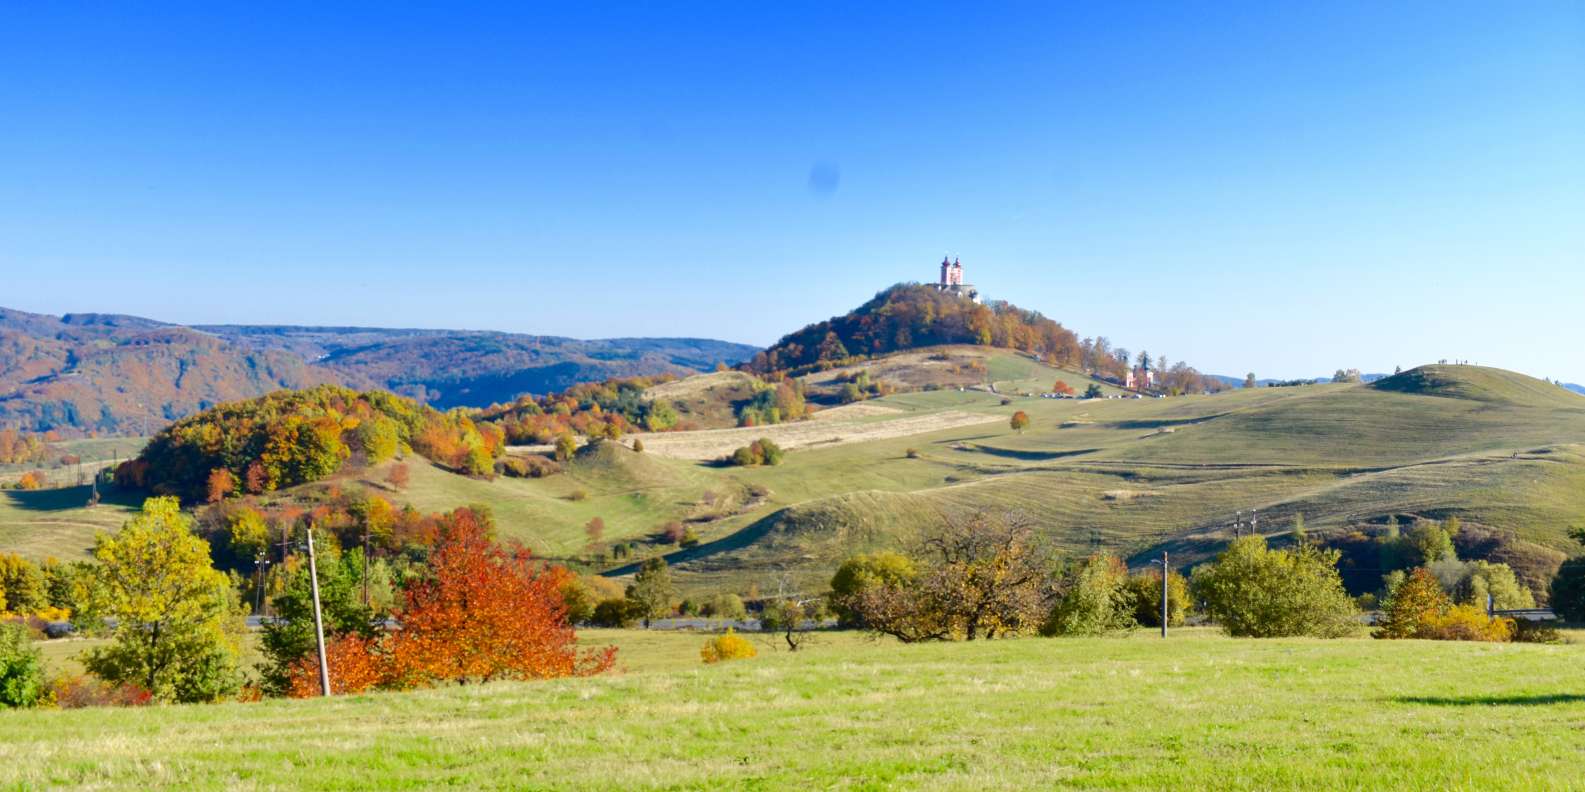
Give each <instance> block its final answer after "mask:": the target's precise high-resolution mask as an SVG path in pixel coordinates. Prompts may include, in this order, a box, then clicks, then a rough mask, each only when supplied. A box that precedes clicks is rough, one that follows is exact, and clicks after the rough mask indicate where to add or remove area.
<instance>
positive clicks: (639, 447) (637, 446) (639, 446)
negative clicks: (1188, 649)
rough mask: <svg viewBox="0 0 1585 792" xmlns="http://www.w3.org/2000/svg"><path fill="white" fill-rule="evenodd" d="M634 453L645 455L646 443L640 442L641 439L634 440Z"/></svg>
mask: <svg viewBox="0 0 1585 792" xmlns="http://www.w3.org/2000/svg"><path fill="white" fill-rule="evenodd" d="M633 453H635V454H642V453H644V441H643V440H640V439H638V438H636V437H635V438H633Z"/></svg>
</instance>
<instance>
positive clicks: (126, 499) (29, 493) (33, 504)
mask: <svg viewBox="0 0 1585 792" xmlns="http://www.w3.org/2000/svg"><path fill="white" fill-rule="evenodd" d="M92 494H93V487H91V486H89V485H87V484H84V485H83V486H81V487H60V488H58V489H41V490H6V491H4V492H0V495H4V496H5V499H6V501H7V503H8V504H9V505H10V506H12V507H14V508H18V509H25V510H27V511H45V512H50V511H65V510H67V509H81V508H83V507H84V506H87V505H88V498H89V497H90V496H91V495H92ZM99 495H100V501H99V502H100V503H103V504H109V505H118V506H130V505H135V504H136V503H138V502H139V501H140V500H141V499H140V498H139V497H137V496H135V495H128V494H125V493H119V492H113V491H112V492H106V491H104V490H100V492H99Z"/></svg>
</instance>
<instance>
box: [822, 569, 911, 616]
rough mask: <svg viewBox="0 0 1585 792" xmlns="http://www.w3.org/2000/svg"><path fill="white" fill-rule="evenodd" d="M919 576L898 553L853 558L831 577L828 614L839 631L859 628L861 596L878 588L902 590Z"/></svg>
mask: <svg viewBox="0 0 1585 792" xmlns="http://www.w3.org/2000/svg"><path fill="white" fill-rule="evenodd" d="M918 576H919V573H918V572H917V571H916V570H915V569H914V562H913V561H912V560H910V559H909V558H908V557H907V556H904V555H902V554H901V553H894V552H891V551H881V552H878V553H870V554H867V555H857V556H853V557H852V558H849V559H848V560H846V561H843V562H842V566H839V567H837V571H836V574H835V575H833V576H832V577H831V610H832V611H834V612H835V613H836V616H837V621H838V623H840V624H841V625H842V626H843V627H863V626H864V619H863V616H862V614H861V610H862V603H861V602H860V598H861V595H863V594H864V592H865V591H866V590H868V589H870V588H873V587H881V586H892V587H899V588H900V587H906V586H908V585H909V584H911V583H912V582H913V581H914V580H915V579H917V578H918Z"/></svg>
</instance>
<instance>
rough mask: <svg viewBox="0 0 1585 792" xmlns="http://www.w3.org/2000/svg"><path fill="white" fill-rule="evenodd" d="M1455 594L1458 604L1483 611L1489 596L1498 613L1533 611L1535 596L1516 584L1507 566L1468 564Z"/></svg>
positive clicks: (1513, 575) (1482, 563) (1516, 581)
mask: <svg viewBox="0 0 1585 792" xmlns="http://www.w3.org/2000/svg"><path fill="white" fill-rule="evenodd" d="M1456 593H1457V594H1458V599H1459V601H1460V602H1464V603H1468V604H1470V605H1474V606H1475V607H1477V608H1480V609H1482V610H1485V608H1486V597H1487V595H1490V596H1491V600H1492V607H1493V608H1495V609H1497V610H1513V609H1519V608H1534V607H1535V595H1534V594H1532V593H1530V589H1527V588H1525V587H1524V585H1523V584H1521V583H1520V582H1519V578H1518V577H1517V576H1516V575H1515V574H1514V571H1513V567H1510V566H1508V565H1507V564H1493V563H1489V562H1486V561H1471V562H1469V563H1468V564H1466V565H1465V571H1464V579H1463V580H1462V581H1461V582H1460V583H1459V585H1458V589H1457V591H1456Z"/></svg>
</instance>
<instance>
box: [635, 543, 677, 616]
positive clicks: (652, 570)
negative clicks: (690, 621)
mask: <svg viewBox="0 0 1585 792" xmlns="http://www.w3.org/2000/svg"><path fill="white" fill-rule="evenodd" d="M627 598H628V599H629V600H631V601H632V602H633V603H634V604H635V605H637V610H638V612H639V613H640V614H641V616H642V618H643V619H644V626H645V627H648V626H649V621H650V619H659V618H664V617H666V616H670V615H671V605H672V602H673V601H674V600H676V599H677V590H676V588H675V587H674V586H673V585H672V582H671V569H670V568H669V567H667V566H666V559H664V558H659V557H657V558H651V559H648V560H647V561H645V562H644V563H643V564H641V565H639V568H638V572H637V573H636V574H634V575H633V583H632V585H630V586H628V587H627Z"/></svg>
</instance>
